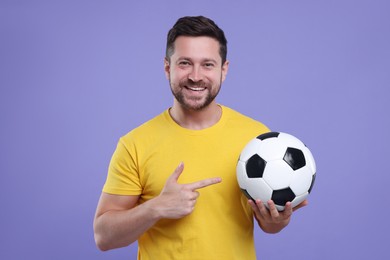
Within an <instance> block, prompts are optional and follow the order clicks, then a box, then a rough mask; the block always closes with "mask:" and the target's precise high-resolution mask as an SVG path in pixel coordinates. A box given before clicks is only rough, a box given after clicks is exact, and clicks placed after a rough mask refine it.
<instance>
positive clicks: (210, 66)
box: [204, 62, 214, 68]
mask: <svg viewBox="0 0 390 260" xmlns="http://www.w3.org/2000/svg"><path fill="white" fill-rule="evenodd" d="M204 66H205V67H206V68H213V67H214V63H211V62H208V63H205V64H204Z"/></svg>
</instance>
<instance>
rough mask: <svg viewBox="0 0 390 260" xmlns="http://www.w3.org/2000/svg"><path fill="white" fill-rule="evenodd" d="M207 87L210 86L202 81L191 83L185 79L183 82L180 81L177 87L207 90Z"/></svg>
mask: <svg viewBox="0 0 390 260" xmlns="http://www.w3.org/2000/svg"><path fill="white" fill-rule="evenodd" d="M209 85H210V84H207V83H206V82H204V81H203V80H200V81H197V82H194V81H192V80H190V79H185V80H182V81H180V82H179V86H180V87H185V86H188V87H198V88H208V87H209Z"/></svg>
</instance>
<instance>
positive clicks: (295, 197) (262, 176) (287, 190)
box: [237, 132, 316, 211]
mask: <svg viewBox="0 0 390 260" xmlns="http://www.w3.org/2000/svg"><path fill="white" fill-rule="evenodd" d="M315 177H316V164H315V161H314V158H313V155H312V154H311V152H310V150H309V149H308V148H307V147H306V146H305V144H303V143H302V142H301V141H300V140H299V139H297V138H296V137H294V136H292V135H289V134H286V133H278V132H269V133H265V134H262V135H259V136H258V137H256V138H254V139H252V140H251V141H250V142H249V143H248V144H247V145H246V146H245V147H244V149H243V150H242V152H241V154H240V158H239V160H238V163H237V180H238V184H239V186H240V188H241V190H242V191H243V193H244V194H245V195H246V196H247V197H248V198H249V199H252V200H255V199H260V200H261V201H262V202H263V203H264V205H265V206H266V207H268V204H267V201H268V200H270V199H272V200H273V201H274V203H275V205H276V208H277V210H279V211H283V210H284V206H285V204H286V202H288V201H290V202H291V203H292V206H293V207H295V206H297V205H298V204H299V203H301V202H303V201H304V200H305V199H306V198H307V196H308V195H309V193H310V192H311V189H312V188H313V184H314V180H315Z"/></svg>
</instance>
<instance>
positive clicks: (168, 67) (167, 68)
mask: <svg viewBox="0 0 390 260" xmlns="http://www.w3.org/2000/svg"><path fill="white" fill-rule="evenodd" d="M164 72H165V77H166V78H167V79H168V80H169V75H170V72H171V65H170V63H169V60H168V59H167V58H166V57H165V58H164Z"/></svg>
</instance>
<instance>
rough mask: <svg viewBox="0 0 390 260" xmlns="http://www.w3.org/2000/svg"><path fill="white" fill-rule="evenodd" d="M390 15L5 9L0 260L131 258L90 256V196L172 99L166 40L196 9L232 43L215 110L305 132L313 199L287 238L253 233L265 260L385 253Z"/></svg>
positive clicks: (125, 252)
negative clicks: (122, 143) (139, 129)
mask: <svg viewBox="0 0 390 260" xmlns="http://www.w3.org/2000/svg"><path fill="white" fill-rule="evenodd" d="M32 2H34V3H32ZM238 2H239V3H238ZM389 11H390V2H389V1H386V0H383V1H375V0H366V1H364V0H359V1H356V0H350V1H346V0H339V1H335V0H327V1H309V0H307V1H303V0H302V1H301V0H299V1H291V0H289V1H288V0H284V1H281V0H280V1H231V2H227V1H222V0H219V1H191V2H187V1H142V3H141V1H5V0H2V1H1V3H0V35H1V40H0V47H1V48H0V86H1V89H0V124H1V128H0V131H1V134H0V147H1V150H0V151H1V156H0V184H1V189H0V198H1V206H0V210H1V214H0V220H1V221H0V228H1V236H0V240H1V243H0V258H1V259H134V258H135V257H136V248H137V246H136V244H133V245H131V246H130V247H127V248H123V249H118V250H114V251H110V252H105V253H102V252H100V251H98V250H97V249H96V247H95V244H94V240H93V229H92V221H93V216H94V212H95V208H96V204H97V200H98V198H99V195H100V192H101V188H102V186H103V183H104V181H105V178H106V171H107V166H108V163H109V160H110V157H111V154H112V152H113V150H114V149H115V146H116V143H117V141H118V138H119V137H120V136H121V135H124V134H125V133H126V132H127V131H129V130H130V129H132V128H134V127H136V126H137V125H139V124H141V123H142V122H144V121H146V120H148V119H150V118H152V117H153V116H155V115H157V114H158V113H160V112H161V111H162V110H164V109H166V108H167V107H169V106H170V105H171V104H172V97H171V93H170V91H169V88H168V83H167V81H166V79H165V76H164V73H163V57H164V50H165V40H166V33H167V31H168V30H169V29H170V28H171V26H172V25H173V24H174V22H175V21H176V20H177V18H179V17H181V16H184V15H199V14H202V15H206V16H209V17H211V18H213V19H214V20H215V21H216V22H217V24H218V25H220V26H221V27H222V28H223V29H224V30H225V33H226V35H227V38H228V41H229V44H228V49H229V53H228V58H229V60H230V71H229V74H228V78H227V80H226V81H225V84H224V86H223V89H222V91H221V93H220V96H219V98H218V102H220V103H222V104H225V105H227V106H230V107H232V108H234V109H237V110H239V111H240V112H242V113H244V114H247V115H249V116H251V117H253V118H255V119H258V120H260V121H262V122H264V123H265V124H267V125H268V126H269V127H270V128H272V129H273V130H278V131H283V132H287V133H290V134H293V135H295V136H297V137H298V138H300V139H302V140H303V141H304V142H305V143H306V144H307V146H308V147H309V148H310V149H311V150H312V152H313V154H314V156H315V158H316V161H317V170H318V172H317V181H316V185H315V187H314V189H313V193H312V194H311V196H310V198H309V199H310V205H309V206H308V207H306V208H304V209H302V210H300V211H298V212H296V214H295V215H294V217H293V219H292V222H291V224H290V225H289V226H288V227H287V228H286V229H285V230H284V231H283V232H281V233H279V234H278V235H266V234H263V233H262V232H261V231H260V230H259V229H258V228H256V231H255V232H256V247H257V252H258V256H259V258H260V259H385V258H389V257H390V253H389V250H388V233H389V231H390V227H389V206H388V204H389V198H388V193H387V190H388V187H389V182H390V178H389V170H388V163H389V161H388V160H389V158H388V157H389V149H390V148H389V144H390V142H389V141H390V139H389V133H388V129H389V126H390V119H389V115H388V112H389V111H390V106H389V104H388V102H389V97H390V95H389V90H388V88H389V87H390V51H389V50H390V15H389ZM226 217H229V216H226Z"/></svg>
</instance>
